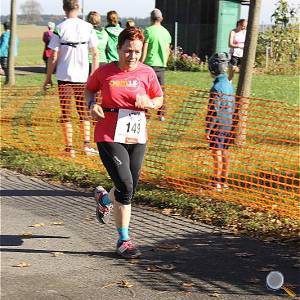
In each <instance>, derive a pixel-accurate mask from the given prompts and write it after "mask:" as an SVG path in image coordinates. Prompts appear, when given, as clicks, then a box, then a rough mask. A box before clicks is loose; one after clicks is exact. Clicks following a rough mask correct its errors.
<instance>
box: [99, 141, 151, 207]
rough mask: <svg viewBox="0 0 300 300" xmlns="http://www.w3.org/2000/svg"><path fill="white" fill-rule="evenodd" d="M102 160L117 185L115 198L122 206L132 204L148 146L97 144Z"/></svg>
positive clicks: (111, 143)
mask: <svg viewBox="0 0 300 300" xmlns="http://www.w3.org/2000/svg"><path fill="white" fill-rule="evenodd" d="M97 146H98V150H99V154H100V158H101V160H102V163H103V165H104V167H105V168H106V170H107V172H108V174H109V176H110V178H111V179H112V181H113V182H114V185H115V188H116V190H115V198H116V200H117V201H118V202H120V203H121V204H124V205H127V204H130V203H131V199H132V197H133V195H134V192H135V190H136V187H137V183H138V179H139V176H140V172H141V167H142V163H143V159H144V154H145V150H146V144H130V145H127V144H120V143H113V142H100V143H97Z"/></svg>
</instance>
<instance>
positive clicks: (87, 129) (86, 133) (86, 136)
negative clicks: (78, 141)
mask: <svg viewBox="0 0 300 300" xmlns="http://www.w3.org/2000/svg"><path fill="white" fill-rule="evenodd" d="M81 124H82V127H83V140H84V143H85V144H88V146H90V145H89V143H90V141H91V122H90V121H83V122H81Z"/></svg>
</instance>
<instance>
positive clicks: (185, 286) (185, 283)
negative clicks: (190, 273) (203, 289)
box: [182, 282, 195, 288]
mask: <svg viewBox="0 0 300 300" xmlns="http://www.w3.org/2000/svg"><path fill="white" fill-rule="evenodd" d="M194 285H195V284H194V283H192V282H184V283H183V284H182V287H184V288H192V287H193V286H194Z"/></svg>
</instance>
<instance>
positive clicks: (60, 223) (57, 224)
mask: <svg viewBox="0 0 300 300" xmlns="http://www.w3.org/2000/svg"><path fill="white" fill-rule="evenodd" d="M51 225H55V226H62V225H65V223H64V222H63V221H57V222H52V223H51Z"/></svg>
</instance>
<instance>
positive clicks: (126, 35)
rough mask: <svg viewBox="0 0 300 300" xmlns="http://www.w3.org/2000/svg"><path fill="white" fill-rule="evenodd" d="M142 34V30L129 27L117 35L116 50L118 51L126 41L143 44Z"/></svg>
mask: <svg viewBox="0 0 300 300" xmlns="http://www.w3.org/2000/svg"><path fill="white" fill-rule="evenodd" d="M144 39H145V38H144V34H143V30H142V29H141V28H138V27H129V28H125V29H124V30H123V31H122V32H121V33H120V35H119V38H118V48H119V49H120V48H121V47H122V46H123V44H124V43H125V41H126V40H129V41H134V40H140V41H142V42H143V43H144Z"/></svg>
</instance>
